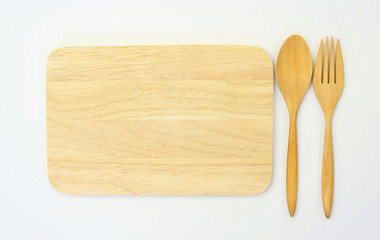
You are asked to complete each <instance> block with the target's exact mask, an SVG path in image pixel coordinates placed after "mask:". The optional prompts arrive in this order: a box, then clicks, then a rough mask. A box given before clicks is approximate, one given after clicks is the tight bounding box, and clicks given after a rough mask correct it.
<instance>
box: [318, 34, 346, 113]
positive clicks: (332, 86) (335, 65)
mask: <svg viewBox="0 0 380 240" xmlns="http://www.w3.org/2000/svg"><path fill="white" fill-rule="evenodd" d="M328 56H329V51H328V37H326V46H325V49H324V54H323V39H322V40H321V43H320V45H319V51H318V55H317V60H316V61H315V67H314V76H313V87H314V91H315V95H316V96H317V98H318V101H319V103H320V104H321V107H322V109H323V112H324V113H325V115H326V114H329V115H331V116H332V114H333V112H334V109H335V106H336V104H337V102H338V100H339V98H340V95H341V93H342V90H343V85H344V72H343V58H342V51H341V49H340V43H339V39H338V41H337V46H336V54H335V61H334V41H333V38H332V37H331V45H330V56H329V57H328Z"/></svg>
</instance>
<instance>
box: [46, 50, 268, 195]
mask: <svg viewBox="0 0 380 240" xmlns="http://www.w3.org/2000/svg"><path fill="white" fill-rule="evenodd" d="M272 75H273V68H272V61H271V59H270V57H269V55H268V54H267V53H266V52H265V51H263V50H262V49H260V48H257V47H251V46H223V45H219V46H218V45H215V46H214V45H182V46H126V47H121V46H120V47H66V48H60V49H57V50H56V51H54V52H53V53H52V54H51V55H50V57H49V59H48V63H47V80H46V98H47V100H46V101H47V107H46V112H47V145H48V146H47V155H48V156H47V157H48V175H49V180H50V183H51V185H52V186H53V187H54V188H55V189H56V190H58V191H60V192H63V193H69V194H102V195H103V194H117V195H123V194H147V195H248V194H256V193H260V192H262V191H264V190H265V189H266V188H267V187H268V185H269V183H270V180H271V173H272V133H273V76H272Z"/></svg>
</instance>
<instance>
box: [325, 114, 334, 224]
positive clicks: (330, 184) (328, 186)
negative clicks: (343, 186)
mask: <svg viewBox="0 0 380 240" xmlns="http://www.w3.org/2000/svg"><path fill="white" fill-rule="evenodd" d="M331 118H332V117H331V116H326V117H325V119H326V120H325V121H326V123H325V144H324V146H323V163H322V202H323V208H324V211H325V216H326V218H330V213H331V208H332V201H333V192H334V155H333V145H332V134H331Z"/></svg>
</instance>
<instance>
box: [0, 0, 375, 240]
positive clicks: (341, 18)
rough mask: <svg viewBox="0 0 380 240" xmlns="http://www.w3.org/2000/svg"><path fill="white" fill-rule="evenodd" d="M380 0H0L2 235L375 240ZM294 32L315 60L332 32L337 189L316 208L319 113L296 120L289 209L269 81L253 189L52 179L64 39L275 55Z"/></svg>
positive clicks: (306, 108) (284, 122)
mask: <svg viewBox="0 0 380 240" xmlns="http://www.w3.org/2000/svg"><path fill="white" fill-rule="evenodd" d="M379 23H380V2H379V1H357V2H354V1H342V2H333V1H322V0H318V1H317V0H316V1H312V2H310V3H306V1H290V0H287V1H282V2H280V1H278V2H275V1H264V0H261V1H237V0H235V1H200V0H191V1H182V2H180V1H167V0H160V1H101V0H98V1H96V0H95V1H74V0H65V1H59V2H58V1H41V0H40V1H4V0H3V1H0V33H1V34H0V239H4V240H6V239H218V240H219V239H221V240H222V239H234V240H235V239H329V238H330V239H379V233H380V230H379V223H380V221H379V216H380V207H379V204H380V191H379V182H380V158H379V156H380V140H379V135H380V127H379V124H380V107H379V104H380V94H379V93H378V91H379V90H380V74H379V55H380V51H379V44H380V31H379ZM292 34H300V35H301V36H303V37H304V39H305V40H306V42H307V43H308V45H309V48H310V50H311V53H312V56H313V59H314V60H315V57H316V53H317V50H318V45H319V42H320V39H321V37H323V36H326V35H329V36H330V35H333V36H335V37H339V38H340V39H341V47H342V51H343V58H344V67H345V86H344V90H343V94H342V96H341V99H340V101H339V103H338V106H337V108H336V111H335V115H334V118H333V141H334V155H335V192H334V205H333V211H332V215H331V219H330V220H327V219H325V217H324V214H323V207H322V201H321V190H320V188H321V186H320V182H321V162H322V146H323V134H324V120H323V113H322V110H321V108H320V106H319V104H318V102H317V99H316V97H315V94H314V91H313V88H312V86H310V88H309V89H308V92H307V93H306V96H305V98H304V100H303V102H302V104H301V107H300V111H299V116H298V144H299V145H298V149H299V189H298V203H297V211H296V215H295V217H294V218H290V217H289V215H288V210H287V205H286V194H285V174H286V153H287V137H288V112H287V109H286V105H285V102H284V99H283V97H282V95H281V93H280V91H279V89H278V86H277V84H275V86H274V136H273V137H274V145H273V177H272V182H271V184H270V187H269V188H268V190H267V191H265V192H264V193H262V194H259V195H256V196H229V197H228V196H214V197H204V196H203V197H202V196H71V195H65V194H61V193H58V192H56V191H55V190H53V189H52V187H51V186H50V184H49V181H48V177H47V167H46V133H45V131H46V130H45V116H46V113H45V104H46V102H45V68H46V60H47V57H48V55H49V53H50V52H51V51H52V50H54V49H56V48H58V47H62V46H73V45H135V44H149V45H157V44H246V45H255V46H259V47H262V48H263V49H265V50H266V51H267V52H268V53H269V54H270V56H271V57H272V60H273V63H274V64H275V61H276V58H277V54H278V51H279V49H280V47H281V45H282V44H283V42H284V41H285V39H286V38H287V37H288V36H290V35H292Z"/></svg>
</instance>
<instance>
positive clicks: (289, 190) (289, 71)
mask: <svg viewBox="0 0 380 240" xmlns="http://www.w3.org/2000/svg"><path fill="white" fill-rule="evenodd" d="M312 72H313V61H312V59H311V54H310V51H309V48H308V47H307V44H306V42H305V40H304V39H303V38H302V37H301V36H298V35H292V36H290V37H289V38H288V39H287V40H286V41H285V43H284V44H283V45H282V47H281V50H280V53H279V54H278V58H277V66H276V77H277V84H278V86H279V88H280V90H281V92H282V95H283V96H284V99H285V101H286V105H287V106H288V110H289V118H290V121H289V122H290V124H289V142H288V161H287V171H286V196H287V201H288V210H289V214H290V216H292V217H293V216H294V213H295V211H296V202H297V181H298V162H297V112H298V108H299V105H300V103H301V101H302V98H303V96H304V95H305V93H306V90H307V89H308V87H309V85H310V81H311V75H312Z"/></svg>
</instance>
